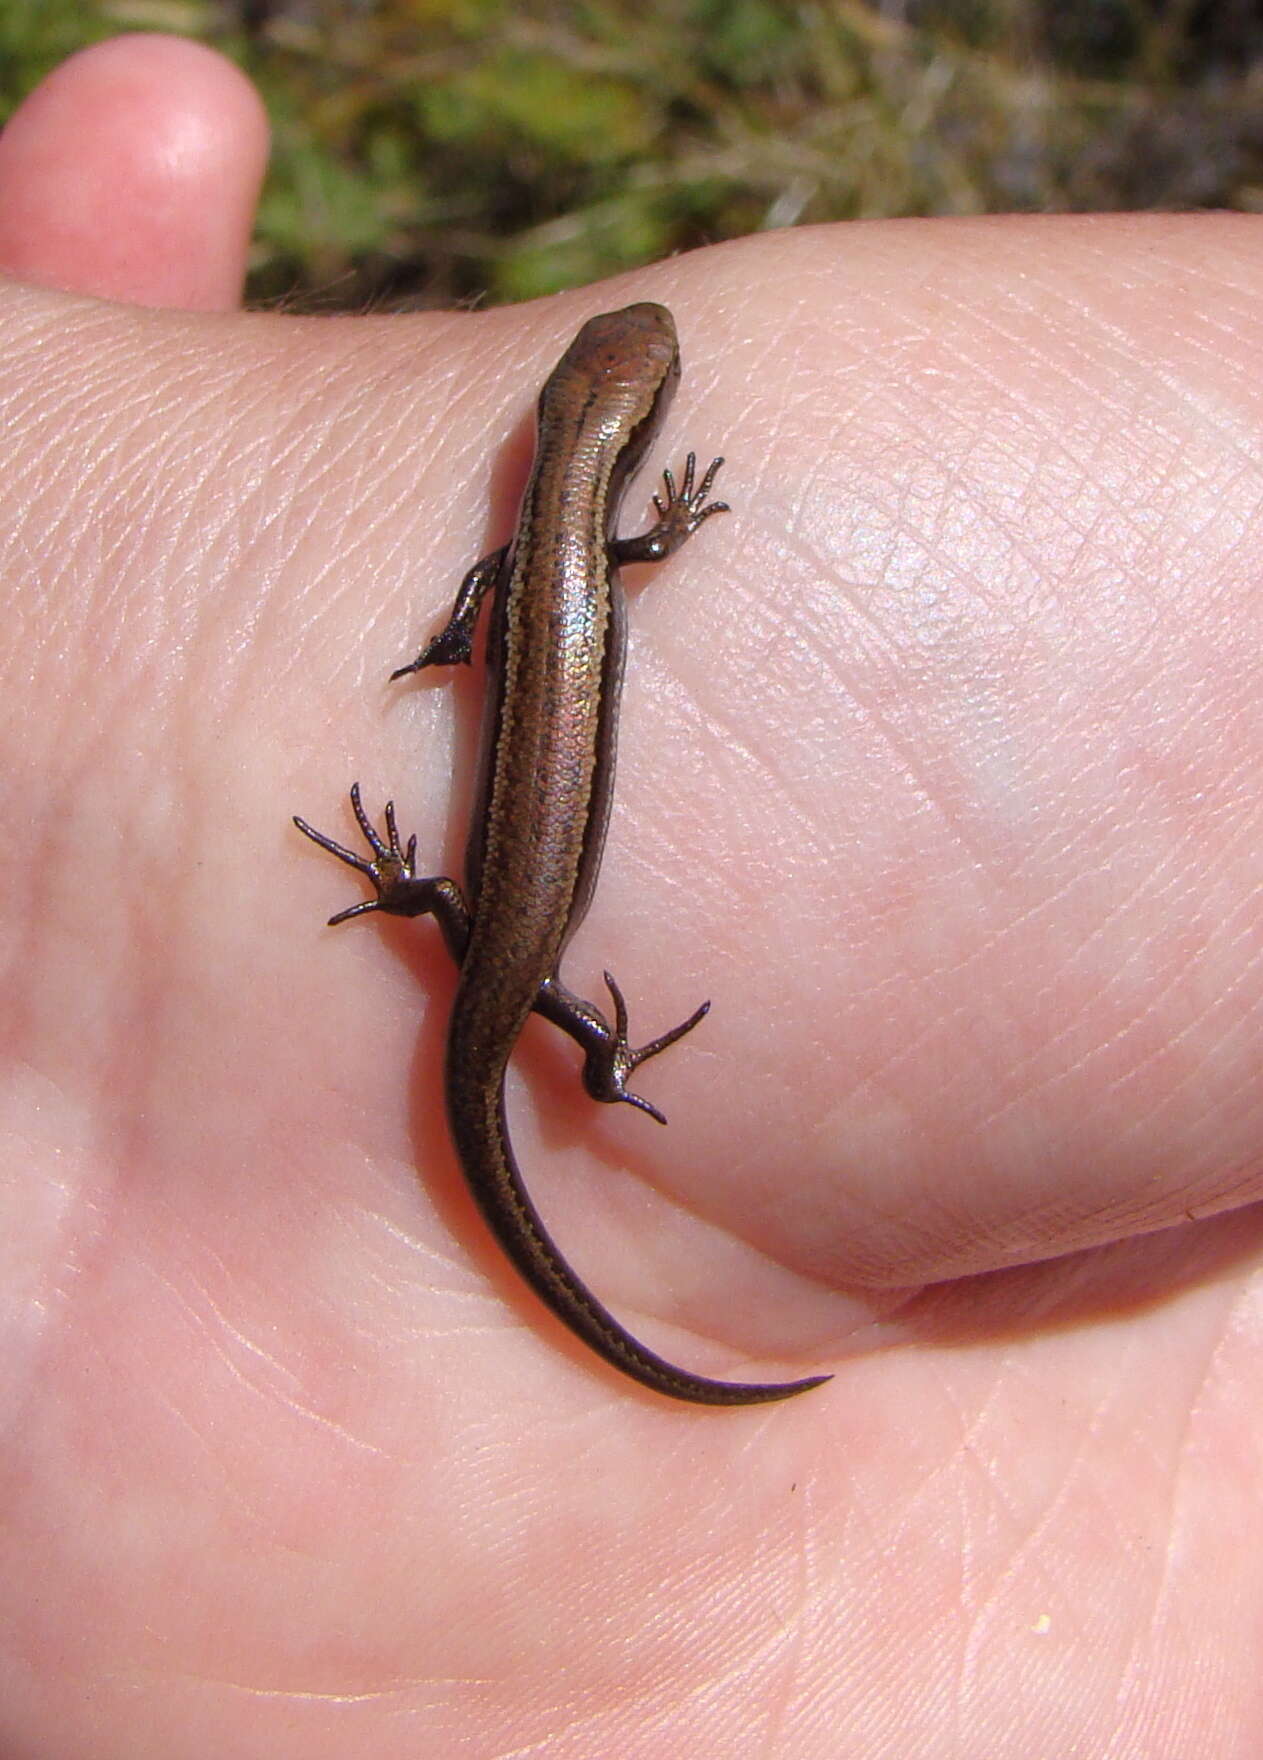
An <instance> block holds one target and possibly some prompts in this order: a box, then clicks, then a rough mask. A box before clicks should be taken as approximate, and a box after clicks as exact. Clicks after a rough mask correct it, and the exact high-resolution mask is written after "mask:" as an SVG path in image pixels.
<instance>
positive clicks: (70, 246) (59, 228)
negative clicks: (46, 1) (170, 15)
mask: <svg viewBox="0 0 1263 1760" xmlns="http://www.w3.org/2000/svg"><path fill="white" fill-rule="evenodd" d="M266 159H267V119H266V116H265V115H264V111H263V106H262V104H261V102H260V100H259V97H258V94H257V93H256V92H255V90H254V87H253V86H252V85H251V84H250V83H249V81H248V80H246V79H245V77H244V76H243V75H242V74H241V73H239V72H238V71H237V69H236V68H235V67H233V66H232V64H231V63H230V62H228V61H225V60H224V58H223V57H222V56H221V55H217V54H215V53H214V52H213V51H211V50H209V49H205V48H202V47H201V46H200V45H199V44H196V43H190V42H184V41H182V40H180V39H177V38H175V37H162V36H142V35H136V36H127V37H116V38H114V39H113V40H112V41H110V42H107V43H101V44H98V45H97V46H96V47H94V48H91V49H85V50H83V51H82V52H81V53H80V54H78V55H73V56H71V58H70V59H69V60H68V61H66V62H63V63H62V65H61V66H60V67H58V68H57V69H56V71H55V72H53V73H52V74H50V75H49V77H48V78H47V79H46V80H45V81H44V82H43V84H42V85H40V86H39V87H37V89H36V90H35V91H34V92H32V94H31V95H30V97H28V98H27V99H26V101H25V102H24V103H23V104H22V105H20V107H19V108H18V110H17V111H16V112H15V113H14V115H13V117H12V118H11V120H10V121H9V123H8V124H7V126H6V127H5V130H4V133H3V135H0V270H3V271H6V272H7V273H9V274H11V275H14V276H17V277H19V278H21V279H23V280H27V281H33V282H38V283H40V284H41V285H44V286H49V287H59V288H64V289H66V290H67V291H69V292H73V293H85V294H96V295H99V296H101V297H103V298H106V299H116V300H126V301H130V302H131V303H133V304H136V305H148V306H176V307H181V308H184V309H186V310H190V311H226V310H229V309H231V308H232V307H233V306H235V305H236V304H237V303H238V302H239V300H240V297H241V284H242V279H243V276H244V273H245V263H246V250H247V247H248V244H249V239H250V229H251V226H252V224H253V218H254V209H255V203H256V201H257V199H258V193H259V186H260V183H261V181H262V177H263V170H264V166H265V164H266Z"/></svg>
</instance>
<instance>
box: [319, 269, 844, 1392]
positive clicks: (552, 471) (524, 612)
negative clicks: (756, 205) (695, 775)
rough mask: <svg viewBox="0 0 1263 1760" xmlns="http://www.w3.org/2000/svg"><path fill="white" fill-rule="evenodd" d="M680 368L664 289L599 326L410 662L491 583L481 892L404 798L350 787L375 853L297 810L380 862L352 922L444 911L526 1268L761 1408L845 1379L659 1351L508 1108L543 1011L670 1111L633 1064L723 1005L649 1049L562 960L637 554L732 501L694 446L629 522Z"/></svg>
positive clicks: (601, 796)
mask: <svg viewBox="0 0 1263 1760" xmlns="http://www.w3.org/2000/svg"><path fill="white" fill-rule="evenodd" d="M678 377H679V354H678V349H677V344H676V337H675V325H674V323H673V321H672V319H671V316H670V313H669V312H667V311H666V310H665V309H664V308H663V307H662V306H656V305H649V304H644V305H634V306H629V307H627V308H626V309H625V310H624V311H621V312H611V313H607V314H604V315H603V316H601V317H597V318H593V319H591V320H590V321H589V322H588V323H587V324H585V325H584V326H583V328H582V329H581V330H580V331H579V334H578V335H577V336H576V338H575V340H574V341H573V342H572V343H571V345H570V347H569V348H568V349H567V350H566V352H565V354H564V355H563V356H562V358H561V360H560V361H559V362H558V364H557V366H556V368H555V369H554V371H553V372H552V374H551V375H550V376H549V379H548V381H547V383H546V384H545V386H544V389H543V391H542V392H541V394H540V399H539V428H538V439H537V444H536V454H535V462H534V466H533V468H532V471H531V476H530V480H529V481H528V483H527V486H526V490H525V493H524V495H523V499H522V507H521V512H520V515H519V518H518V524H517V529H516V532H515V534H514V537H513V540H512V542H511V543H510V544H508V545H506V546H505V548H504V549H503V550H500V551H497V552H495V553H494V554H493V555H492V556H489V557H485V558H484V559H483V560H482V561H481V562H479V563H478V564H476V565H475V567H474V568H473V569H471V571H470V573H469V574H468V575H467V576H466V578H465V580H464V582H463V583H462V586H461V590H460V593H459V594H458V596H457V600H456V604H455V607H454V609H453V612H452V616H451V618H450V619H449V621H448V623H447V625H446V627H445V628H444V629H443V631H442V632H441V633H440V634H439V635H438V636H436V637H435V638H434V640H433V641H431V642H430V644H429V645H428V647H427V648H426V649H425V650H424V652H423V653H422V654H421V655H420V656H419V658H418V659H417V660H415V661H413V662H412V664H411V665H410V666H406V667H403V668H401V673H406V672H412V671H416V670H418V669H419V668H421V667H423V666H430V665H435V664H442V663H450V662H461V661H468V659H469V658H470V655H471V652H472V642H473V632H474V626H475V622H476V619H477V614H478V609H479V606H480V604H481V602H482V600H483V598H484V597H485V596H486V594H487V593H488V592H490V593H491V594H492V596H493V607H492V623H491V631H490V636H489V640H488V650H487V663H488V673H489V681H488V695H487V705H486V711H485V717H486V718H485V724H484V729H483V744H482V759H481V773H480V780H479V788H478V798H477V802H476V805H475V811H474V816H473V821H472V829H471V834H470V839H469V849H468V857H467V876H466V877H467V881H468V888H469V898H468V905H466V904H465V902H464V901H463V900H462V897H461V894H460V892H459V890H458V888H457V887H456V886H455V884H454V883H453V882H452V881H450V880H448V879H444V878H428V879H427V878H418V877H417V875H416V873H415V839H411V840H410V841H409V844H408V846H407V848H406V849H405V848H404V847H403V846H402V845H401V844H400V841H399V837H398V833H397V830H396V827H395V819H394V811H393V807H388V808H387V812H386V825H387V834H388V835H387V839H386V840H383V839H382V838H381V837H380V836H379V835H378V833H377V832H376V831H375V830H374V828H373V826H372V825H371V823H370V821H369V820H368V818H367V816H366V815H365V813H364V811H363V808H362V806H361V804H360V800H359V794H358V790H353V791H352V801H353V804H354V807H355V812H356V817H357V819H358V821H359V823H360V827H361V829H362V830H363V832H364V835H365V837H366V838H367V839H368V841H369V844H370V846H371V848H372V851H373V857H372V859H371V860H367V859H364V858H362V857H359V856H357V855H355V854H353V853H352V852H351V851H349V850H346V849H344V848H343V847H342V846H341V845H340V844H336V843H334V842H333V841H332V840H331V839H329V838H326V837H324V836H323V835H322V834H321V833H318V832H315V831H313V830H312V829H311V827H310V826H309V825H307V824H306V823H305V822H304V821H302V820H301V819H300V820H297V821H296V823H297V824H298V825H299V827H300V829H301V830H303V831H304V832H306V834H307V835H308V836H310V837H312V838H313V839H314V840H315V841H316V842H317V843H319V844H321V845H322V847H324V848H326V849H329V850H330V851H331V852H332V853H333V854H335V855H337V856H339V857H340V859H342V860H343V861H345V862H347V863H349V864H350V865H351V866H353V867H355V868H357V869H358V870H359V871H360V872H361V873H363V874H365V875H367V876H368V878H369V879H370V880H372V882H373V884H374V886H375V888H376V890H377V896H376V897H375V898H373V899H369V900H366V901H364V903H362V904H360V905H356V906H352V907H351V909H350V910H347V911H343V912H340V913H339V915H338V917H336V918H334V919H333V920H334V921H342V920H344V919H345V918H347V917H350V916H357V915H361V914H363V913H364V912H367V911H371V910H384V911H388V912H391V913H392V914H395V915H400V916H419V915H422V914H425V913H433V914H434V915H435V916H436V917H437V918H438V921H439V923H440V926H441V928H442V930H443V934H444V937H445V939H446V940H447V943H448V945H449V947H450V948H451V949H452V952H453V954H454V955H455V957H456V958H457V960H458V961H459V963H460V968H461V975H460V983H459V986H458V989H457V993H456V1000H455V1003H454V1005H453V1009H452V1018H451V1023H450V1026H449V1031H448V1044H447V1064H446V1093H447V1106H448V1115H449V1120H450V1124H451V1131H452V1137H453V1141H454V1143H455V1146H456V1153H457V1156H458V1158H459V1160H460V1164H461V1167H462V1169H463V1171H464V1174H465V1178H466V1180H467V1181H468V1183H469V1187H470V1190H471V1192H472V1193H473V1195H474V1198H475V1199H476V1201H477V1203H478V1205H479V1208H480V1209H481V1211H482V1213H483V1215H484V1216H485V1217H486V1219H487V1222H488V1224H489V1226H490V1227H491V1229H492V1231H493V1233H494V1234H495V1236H496V1238H497V1240H498V1241H499V1242H500V1245H501V1246H502V1248H503V1249H504V1251H505V1253H506V1254H507V1255H508V1257H509V1258H510V1260H511V1261H512V1262H513V1264H514V1265H515V1266H516V1267H517V1269H518V1270H519V1272H520V1273H521V1274H522V1276H523V1277H524V1278H525V1279H526V1281H527V1282H528V1283H529V1284H530V1285H531V1287H532V1288H533V1289H534V1290H535V1291H536V1292H537V1293H538V1295H539V1296H540V1297H541V1298H542V1299H543V1300H544V1301H545V1302H546V1303H547V1305H548V1306H549V1307H550V1308H551V1309H552V1311H553V1312H554V1313H555V1314H557V1315H558V1316H559V1317H560V1318H561V1319H562V1320H563V1321H564V1322H565V1324H566V1325H567V1326H568V1327H570V1329H571V1330H572V1331H573V1332H574V1333H576V1334H577V1335H578V1336H579V1337H580V1338H582V1339H583V1340H584V1341H585V1342H586V1343H587V1344H588V1345H590V1346H591V1347H592V1349H593V1350H594V1351H596V1352H597V1353H598V1354H599V1355H600V1356H602V1357H604V1358H605V1359H606V1360H607V1361H608V1362H610V1363H612V1364H614V1366H615V1367H616V1368H619V1369H621V1370H622V1371H623V1372H624V1373H625V1374H627V1375H630V1376H631V1377H633V1379H635V1380H637V1381H640V1382H642V1383H644V1385H646V1386H647V1387H651V1388H654V1389H655V1390H656V1391H657V1392H659V1393H665V1394H669V1395H671V1396H673V1397H674V1398H676V1399H683V1400H692V1401H696V1402H698V1403H700V1404H705V1405H748V1404H754V1403H758V1402H762V1401H767V1400H777V1399H784V1398H787V1397H788V1396H789V1395H790V1394H794V1393H799V1392H803V1391H805V1390H806V1389H807V1388H810V1387H815V1386H818V1385H819V1383H820V1382H821V1381H824V1380H827V1379H828V1377H827V1376H813V1377H809V1378H808V1379H805V1380H802V1381H792V1382H784V1383H779V1382H778V1383H757V1382H756V1383H743V1382H728V1381H716V1380H711V1379H708V1378H707V1377H705V1376H700V1375H693V1374H691V1373H690V1372H689V1371H687V1370H685V1369H681V1368H677V1367H676V1366H675V1365H674V1364H672V1363H669V1362H667V1361H666V1360H665V1359H664V1358H662V1357H659V1356H657V1355H656V1354H655V1353H654V1352H653V1351H650V1350H648V1349H647V1348H646V1347H645V1346H644V1345H642V1344H641V1343H640V1342H639V1341H638V1340H637V1339H636V1338H634V1337H633V1336H632V1335H631V1333H629V1332H628V1331H627V1330H626V1329H625V1328H624V1327H622V1326H621V1325H620V1324H619V1323H618V1321H617V1320H615V1318H614V1317H613V1315H612V1314H610V1313H609V1312H608V1311H607V1310H606V1309H605V1308H604V1307H603V1306H602V1304H601V1303H600V1302H599V1301H598V1300H597V1299H596V1297H595V1296H594V1295H593V1294H592V1292H591V1291H590V1290H589V1289H588V1288H587V1286H586V1285H585V1284H584V1283H583V1282H582V1281H581V1279H580V1278H579V1277H578V1276H577V1275H576V1273H575V1272H574V1271H573V1270H572V1269H571V1267H570V1265H569V1264H568V1263H567V1262H566V1260H565V1259H564V1258H563V1256H562V1254H561V1253H560V1251H559V1250H558V1248H557V1247H556V1245H555V1244H554V1242H553V1240H552V1239H551V1237H550V1235H549V1234H548V1231H547V1229H546V1228H545V1227H544V1224H543V1222H542V1221H541V1219H540V1217H539V1215H538V1213H537V1211H536V1209H535V1207H534V1205H533V1204H532V1202H531V1199H530V1197H529V1195H528V1193H527V1190H526V1187H525V1185H524V1183H523V1180H522V1177H521V1174H520V1172H519V1170H518V1167H517V1163H516V1161H515V1159H514V1156H513V1150H512V1147H511V1144H510V1140H509V1134H508V1129H507V1125H506V1120H505V1113H504V1080H505V1072H506V1069H507V1066H508V1061H509V1058H510V1056H511V1054H512V1051H513V1048H514V1046H515V1044H516V1043H517V1040H518V1038H519V1036H520V1034H521V1032H522V1028H523V1026H524V1025H525V1023H526V1019H527V1017H528V1015H529V1014H530V1013H531V1011H532V1010H538V1011H539V1012H541V1013H543V1014H544V1015H546V1016H547V1017H548V1018H549V1019H550V1020H552V1021H554V1022H555V1023H556V1024H557V1025H558V1026H560V1027H562V1028H563V1029H564V1030H565V1031H566V1032H568V1033H569V1034H570V1035H571V1036H572V1037H573V1038H574V1039H576V1040H577V1041H578V1043H579V1044H580V1045H581V1046H582V1048H583V1051H584V1054H585V1061H584V1082H585V1085H586V1086H587V1088H588V1091H589V1093H591V1094H592V1095H593V1096H594V1097H595V1098H597V1099H600V1100H626V1101H628V1102H630V1103H631V1104H633V1105H635V1106H638V1107H640V1108H641V1109H642V1110H644V1111H647V1112H649V1113H651V1114H652V1115H653V1116H654V1117H659V1118H660V1116H661V1115H660V1114H659V1113H657V1111H656V1109H655V1108H654V1107H652V1106H650V1105H649V1103H648V1102H647V1101H645V1100H643V1099H641V1098H640V1097H639V1096H637V1095H634V1094H632V1093H631V1092H630V1091H629V1090H628V1088H627V1078H628V1077H629V1076H630V1074H631V1073H632V1071H633V1070H634V1069H636V1068H637V1067H638V1066H639V1065H640V1064H641V1063H643V1062H645V1061H646V1059H647V1058H649V1057H653V1056H656V1055H657V1053H658V1052H660V1051H662V1050H665V1049H666V1047H667V1046H668V1045H670V1044H672V1043H674V1041H675V1040H676V1039H677V1038H679V1037H680V1036H681V1035H682V1034H684V1033H686V1032H688V1031H689V1030H690V1029H691V1028H692V1027H693V1026H695V1025H696V1024H697V1022H698V1021H699V1020H700V1019H701V1017H702V1015H703V1014H704V1013H705V1012H706V1010H705V1006H703V1007H702V1008H700V1009H698V1011H697V1012H696V1014H694V1015H693V1016H692V1017H691V1018H690V1019H689V1020H687V1021H685V1022H683V1023H682V1024H681V1025H680V1026H679V1027H677V1028H675V1029H674V1030H673V1031H672V1032H670V1033H666V1034H664V1035H662V1037H660V1038H658V1039H655V1040H654V1041H652V1042H651V1043H650V1044H649V1045H646V1046H642V1047H641V1048H640V1049H639V1050H633V1049H632V1048H631V1047H630V1046H629V1044H628V1042H627V1021H626V1010H625V1008H624V1006H623V1001H622V996H621V994H620V993H619V991H618V989H617V986H616V985H615V984H614V982H613V980H612V979H611V978H610V977H609V976H608V974H607V976H606V982H607V984H608V985H609V987H610V991H611V994H612V996H613V999H614V1015H615V1019H614V1024H613V1026H611V1025H610V1023H609V1022H608V1021H607V1019H606V1017H605V1016H604V1015H603V1014H602V1013H601V1011H600V1010H599V1009H597V1008H596V1007H595V1006H594V1005H592V1004H591V1003H587V1002H584V1001H583V1000H582V999H580V998H579V997H576V996H574V995H572V994H571V992H569V991H568V990H566V988H565V987H564V985H562V983H561V982H560V980H559V978H558V976H557V966H558V962H559V961H560V958H561V955H562V952H563V950H564V948H565V945H566V942H567V941H568V940H569V938H570V935H571V933H572V932H573V930H574V929H575V927H576V926H577V924H578V923H579V921H580V920H581V919H582V917H583V914H584V912H585V911H586V909H587V907H588V903H589V901H590V899H591V896H592V889H593V887H594V885H595V883H596V877H597V871H598V868H599V866H600V860H601V851H602V846H603V844H604V840H605V828H606V822H607V819H608V815H609V802H610V788H611V785H612V780H613V768H614V747H615V736H616V729H617V717H618V699H619V691H620V686H621V678H622V667H623V647H624V623H623V620H624V611H623V595H622V589H621V587H620V585H619V581H618V573H617V570H618V564H619V563H622V562H633V561H657V560H661V559H662V558H664V557H666V556H669V555H670V554H671V553H672V552H673V551H674V550H676V549H678V548H679V546H680V544H682V543H683V542H684V541H685V540H686V539H687V538H688V537H689V536H691V534H692V533H693V532H694V531H695V530H696V529H697V527H698V526H699V525H701V524H702V522H703V521H704V520H706V519H708V518H709V517H710V516H711V515H712V514H714V513H718V512H723V511H726V509H725V508H724V506H723V504H722V503H719V502H716V503H711V504H707V503H706V496H707V494H708V493H709V491H710V487H711V484H712V483H713V481H714V477H715V473H716V471H717V469H718V467H719V464H720V462H721V461H720V460H716V461H715V462H714V463H713V464H712V465H711V467H710V469H709V470H708V471H707V473H706V475H705V477H704V478H703V480H702V482H701V484H700V485H699V486H698V487H697V489H696V491H695V490H694V484H693V459H692V456H691V455H690V457H689V461H688V466H687V469H686V472H685V476H684V480H683V482H682V484H681V487H680V492H679V494H678V495H677V493H676V489H675V484H674V482H673V481H672V478H671V475H670V473H669V472H666V473H664V478H665V485H666V493H665V499H659V498H658V497H656V496H655V498H654V500H655V505H656V507H657V509H658V514H659V518H658V520H657V522H656V524H655V525H654V526H653V527H651V528H650V530H649V531H648V532H646V533H644V534H642V535H641V536H640V537H636V538H627V539H618V538H616V537H615V536H614V535H613V528H614V522H615V520H616V518H617V514H618V508H619V504H620V501H621V499H622V493H623V489H624V487H625V485H626V483H627V481H628V479H629V477H630V476H631V475H632V474H633V472H634V471H635V470H636V468H637V466H638V465H639V464H640V462H641V460H642V459H643V457H644V454H645V451H646V449H647V447H648V445H649V444H650V442H651V440H652V438H653V436H654V434H655V433H656V431H657V428H658V426H659V423H660V422H661V419H662V415H663V413H664V411H665V409H666V406H667V404H668V402H669V401H670V397H671V394H672V392H673V390H674V388H675V384H676V381H677V379H678ZM400 675H401V674H396V676H397V677H398V676H400Z"/></svg>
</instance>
